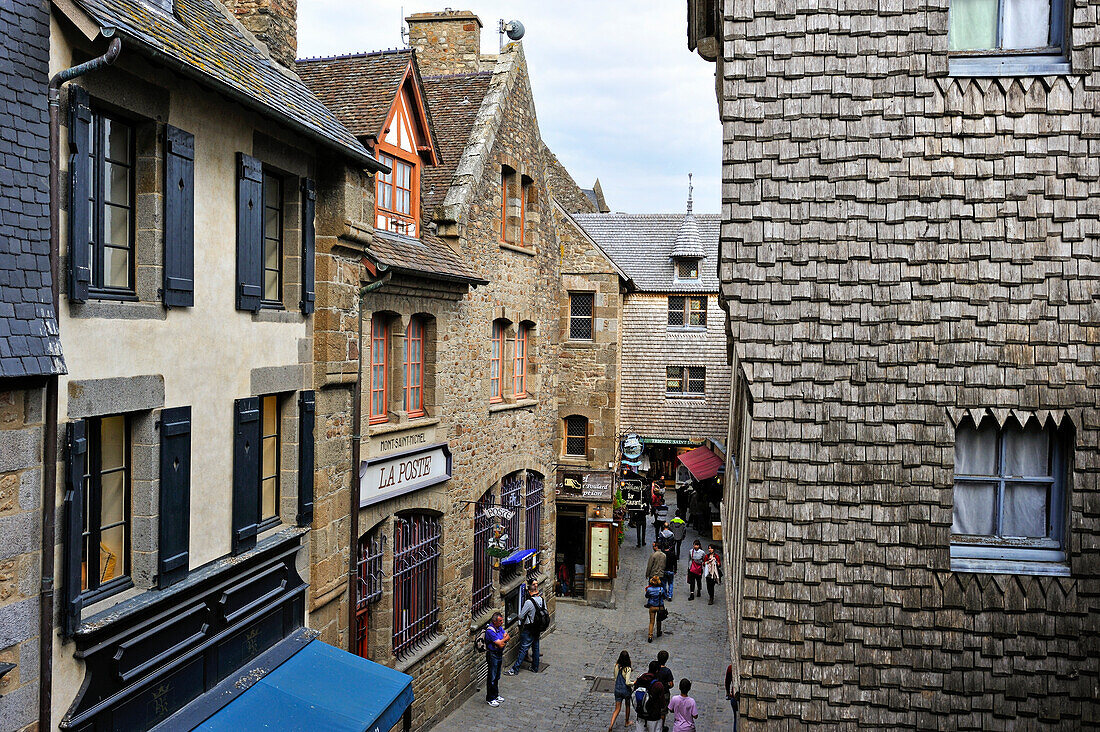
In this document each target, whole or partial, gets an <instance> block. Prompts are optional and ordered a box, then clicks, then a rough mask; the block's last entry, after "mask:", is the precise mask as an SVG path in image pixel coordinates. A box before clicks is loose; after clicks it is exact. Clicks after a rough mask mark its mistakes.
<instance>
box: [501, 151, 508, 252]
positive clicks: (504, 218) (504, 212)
mask: <svg viewBox="0 0 1100 732" xmlns="http://www.w3.org/2000/svg"><path fill="white" fill-rule="evenodd" d="M508 177H509V174H508V170H507V169H506V168H501V170H500V240H501V241H508Z"/></svg>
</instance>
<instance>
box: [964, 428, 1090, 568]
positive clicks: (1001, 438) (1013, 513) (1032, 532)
mask: <svg viewBox="0 0 1100 732" xmlns="http://www.w3.org/2000/svg"><path fill="white" fill-rule="evenodd" d="M1070 444H1071V442H1070V440H1069V439H1068V435H1067V434H1066V430H1063V429H1058V428H1056V427H1055V426H1054V425H1053V424H1052V423H1048V424H1047V425H1045V426H1043V425H1040V424H1039V421H1038V420H1037V419H1034V418H1032V419H1030V420H1028V422H1027V424H1026V425H1025V426H1023V427H1021V426H1020V424H1019V423H1018V422H1017V421H1016V420H1015V419H1013V420H1010V421H1009V422H1008V423H1007V424H1005V425H1004V426H1003V427H998V426H997V424H996V422H995V421H994V420H993V419H992V418H987V419H985V420H983V421H982V422H981V424H980V425H979V426H977V427H975V425H974V423H973V421H971V420H970V419H967V420H964V421H963V422H962V423H961V424H960V425H959V427H958V429H957V430H956V431H955V480H954V500H953V509H952V516H951V558H952V560H953V561H952V564H953V566H954V565H955V564H956V562H955V560H979V561H981V560H985V561H987V562H988V561H997V560H1018V561H1031V562H1044V561H1045V562H1064V561H1065V558H1066V554H1065V509H1066V494H1067V485H1066V476H1067V475H1068V469H1067V465H1068V459H1069V449H1070V448H1069V445H1070ZM964 563H965V562H964ZM964 568H965V567H964ZM975 568H978V567H975Z"/></svg>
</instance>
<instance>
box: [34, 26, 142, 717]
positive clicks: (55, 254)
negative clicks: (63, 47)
mask: <svg viewBox="0 0 1100 732" xmlns="http://www.w3.org/2000/svg"><path fill="white" fill-rule="evenodd" d="M113 35H114V33H113V32H111V30H110V29H104V30H103V36H104V37H105V38H111V36H113ZM121 51H122V40H121V39H119V38H111V43H110V45H108V46H107V52H106V53H104V54H103V55H102V56H98V57H97V58H93V59H92V60H91V61H86V62H84V63H82V64H78V65H76V66H73V67H71V68H68V69H64V70H62V71H60V72H58V73H57V74H55V75H54V77H53V78H52V79H50V83H49V86H48V99H49V112H50V298H51V302H52V304H53V312H54V317H55V318H57V323H58V338H59V339H60V337H61V332H60V331H61V290H60V286H59V285H58V277H59V274H60V269H61V267H60V261H61V190H60V187H61V85H62V84H64V83H65V82H67V81H71V80H72V79H75V78H76V77H78V76H83V75H84V74H87V73H90V72H92V71H97V70H98V69H101V68H103V67H105V66H107V65H109V64H112V63H114V61H115V59H116V58H118V54H119V53H120V52H121ZM59 379H60V377H59V376H58V375H57V374H53V375H51V376H50V377H49V378H48V379H47V381H46V413H45V415H44V416H45V422H46V427H45V431H44V432H43V435H42V589H41V601H40V602H39V609H40V616H39V628H38V642H39V646H38V665H39V672H38V677H39V681H38V729H41V730H49V729H52V728H53V727H52V724H51V723H50V717H51V715H52V712H53V709H52V705H53V694H52V692H53V634H54V628H53V617H54V571H55V567H54V548H55V544H56V543H57V539H56V527H55V525H54V519H55V516H56V514H57V441H58V434H57V419H58V414H57V411H58V407H57V387H58V381H59Z"/></svg>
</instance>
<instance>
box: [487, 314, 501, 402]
mask: <svg viewBox="0 0 1100 732" xmlns="http://www.w3.org/2000/svg"><path fill="white" fill-rule="evenodd" d="M503 383H504V323H503V322H502V321H500V320H495V321H493V343H492V354H491V355H490V357H489V401H490V402H499V401H502V400H503V399H504V394H503V391H502V389H503V387H502V386H501V385H502V384H503Z"/></svg>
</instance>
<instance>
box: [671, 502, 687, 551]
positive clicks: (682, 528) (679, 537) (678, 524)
mask: <svg viewBox="0 0 1100 732" xmlns="http://www.w3.org/2000/svg"><path fill="white" fill-rule="evenodd" d="M676 512H677V513H676V516H675V517H673V519H672V520H671V521H669V522H668V527H669V529H670V530H671V531H672V538H673V539H675V540H676V558H677V559H679V558H680V545H681V544H683V543H684V537H685V536H687V529H688V525H687V522H686V521H684V518H683V516H681V515H680V510H679V508H677V509H676Z"/></svg>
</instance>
